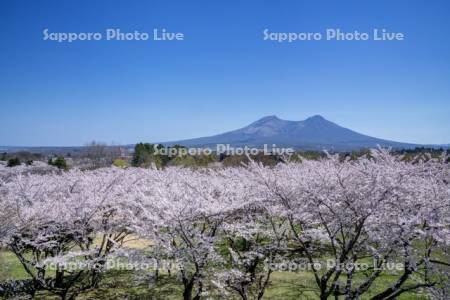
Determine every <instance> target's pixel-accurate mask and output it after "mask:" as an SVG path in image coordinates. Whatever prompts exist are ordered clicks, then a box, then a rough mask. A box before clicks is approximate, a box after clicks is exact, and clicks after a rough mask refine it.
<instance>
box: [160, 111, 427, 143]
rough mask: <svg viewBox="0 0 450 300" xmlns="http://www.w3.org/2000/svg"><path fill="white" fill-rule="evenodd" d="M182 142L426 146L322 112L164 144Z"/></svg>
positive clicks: (266, 120) (267, 119)
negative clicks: (374, 133)
mask: <svg viewBox="0 0 450 300" xmlns="http://www.w3.org/2000/svg"><path fill="white" fill-rule="evenodd" d="M163 144H164V145H174V144H181V145H184V146H187V147H215V145H217V144H230V145H231V146H233V147H243V146H248V147H256V148H262V147H263V146H264V144H267V145H268V146H269V147H271V146H272V144H276V146H277V147H292V148H295V149H304V150H323V149H329V150H336V151H347V150H356V149H361V148H373V147H377V145H380V146H383V147H392V148H414V147H419V146H424V145H418V144H409V143H401V142H395V141H389V140H383V139H379V138H375V137H371V136H367V135H364V134H360V133H358V132H355V131H353V130H350V129H347V128H344V127H342V126H339V125H337V124H335V123H333V122H330V121H328V120H326V119H325V118H323V117H322V116H320V115H315V116H312V117H310V118H307V119H306V120H303V121H287V120H282V119H279V118H278V117H276V116H267V117H264V118H262V119H260V120H258V121H256V122H253V123H251V124H250V125H248V126H245V127H243V128H241V129H237V130H233V131H229V132H225V133H222V134H218V135H214V136H209V137H201V138H195V139H188V140H182V141H175V142H167V143H163Z"/></svg>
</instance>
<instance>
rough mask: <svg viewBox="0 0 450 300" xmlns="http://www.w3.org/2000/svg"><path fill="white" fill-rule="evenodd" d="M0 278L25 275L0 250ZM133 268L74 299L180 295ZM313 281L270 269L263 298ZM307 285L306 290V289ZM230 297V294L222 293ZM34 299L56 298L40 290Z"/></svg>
mask: <svg viewBox="0 0 450 300" xmlns="http://www.w3.org/2000/svg"><path fill="white" fill-rule="evenodd" d="M0 266H1V268H0V280H1V281H5V280H8V279H25V278H28V277H27V274H26V273H25V272H24V271H23V269H22V267H21V266H20V263H19V261H18V260H17V259H16V257H15V256H14V255H13V254H12V253H11V252H7V251H2V252H0ZM139 275H142V274H138V273H137V271H136V273H133V271H108V272H107V273H106V274H105V278H104V280H103V281H102V282H101V284H100V287H99V288H98V289H96V290H93V291H90V292H87V293H85V294H82V295H80V296H79V298H77V299H82V300H87V299H168V300H171V299H182V286H181V284H180V282H178V281H176V279H175V277H174V276H172V277H169V276H167V274H162V275H161V278H160V280H159V281H158V283H157V284H155V285H152V286H150V285H148V284H147V283H145V281H138V280H137V278H138V277H139ZM390 282H392V278H389V276H384V277H381V278H380V279H379V280H378V281H376V283H375V284H374V287H373V288H372V293H369V294H366V295H364V297H362V298H361V299H369V298H370V296H371V295H373V294H374V293H375V292H376V291H380V290H381V289H383V288H385V287H386V286H388V285H389V284H390ZM314 287H315V282H314V279H313V276H312V273H309V272H306V271H299V272H290V271H284V272H274V273H273V274H272V277H271V282H270V286H269V287H268V289H267V290H266V293H265V297H264V299H286V300H291V299H292V300H293V299H317V298H318V297H317V295H316V294H315V292H314ZM308 288H309V290H308ZM224 298H226V299H230V297H224ZM37 299H58V298H56V297H53V296H49V295H46V294H45V293H41V294H40V295H39V296H38V297H37ZM398 299H399V300H407V299H426V297H425V296H420V295H417V294H416V293H409V294H404V295H402V296H401V297H398Z"/></svg>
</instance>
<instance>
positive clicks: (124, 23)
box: [0, 0, 450, 146]
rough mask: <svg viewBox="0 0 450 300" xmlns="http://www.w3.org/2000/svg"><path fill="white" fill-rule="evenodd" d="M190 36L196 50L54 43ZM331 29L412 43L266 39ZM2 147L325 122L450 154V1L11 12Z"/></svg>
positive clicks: (4, 43)
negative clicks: (270, 120) (52, 36)
mask: <svg viewBox="0 0 450 300" xmlns="http://www.w3.org/2000/svg"><path fill="white" fill-rule="evenodd" d="M45 28H48V29H49V31H50V32H101V33H104V31H105V29H106V28H119V29H120V30H121V31H123V32H127V31H134V30H138V31H141V32H150V33H152V31H153V29H154V28H159V29H162V28H165V29H166V30H167V31H171V32H182V33H184V35H185V39H184V41H176V42H174V41H171V42H167V41H164V42H161V41H152V40H148V41H105V40H102V41H84V42H83V41H76V42H72V43H67V42H66V43H58V42H55V41H48V40H47V41H44V40H43V30H44V29H45ZM266 28H267V29H269V30H270V31H271V32H324V31H325V30H326V29H327V28H340V29H341V30H343V31H354V30H357V31H360V32H369V33H371V32H372V29H373V28H380V29H381V28H385V29H386V30H388V31H394V32H402V33H404V34H405V36H406V39H405V40H404V41H390V42H386V41H385V42H380V41H302V42H294V43H277V42H275V41H264V40H263V36H264V35H263V30H264V29H266ZM0 34H1V39H0V43H1V45H0V46H1V47H0V107H1V116H0V145H16V146H38V145H43V146H69V145H74V146H75V145H83V144H86V143H87V142H89V141H91V140H94V139H95V140H99V141H104V142H108V143H110V142H114V143H116V144H129V143H136V142H139V141H148V142H155V141H168V140H178V139H184V138H193V137H200V136H206V135H212V134H217V133H221V132H224V131H228V130H232V129H237V128H239V127H242V126H245V125H247V124H248V123H251V122H253V121H255V120H257V119H259V118H261V117H263V116H266V115H277V116H278V117H279V118H282V119H288V120H302V119H305V118H307V117H308V116H311V115H315V114H320V115H322V116H324V117H325V118H327V119H328V120H331V121H334V122H336V123H338V124H340V125H342V126H345V127H348V128H351V129H353V130H355V131H358V132H361V133H364V134H368V135H372V136H376V137H379V138H384V139H391V140H396V141H402V142H415V143H450V41H449V39H450V1H446V0H440V1H423V0H417V1H412V0H404V1H392V0H385V1H360V0H358V1H311V0H308V1H299V0H297V1H275V0H272V1H264V0H244V1H237V0H235V1H232V0H226V1H225V0H214V1H211V0H202V1H200V0H195V1H194V0H190V1H186V0H183V1H181V0H180V1H170V0H164V1H162V0H161V1H156V0H151V1H122V0H121V1H103V2H102V1H93V0H82V1H80V0H78V1H58V0H53V1H31V0H30V1H22V0H2V1H1V2H0Z"/></svg>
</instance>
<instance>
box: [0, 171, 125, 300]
mask: <svg viewBox="0 0 450 300" xmlns="http://www.w3.org/2000/svg"><path fill="white" fill-rule="evenodd" d="M127 180H129V177H127V176H124V174H123V171H120V170H117V169H104V170H102V171H95V172H86V173H83V172H80V171H71V172H67V173H62V174H50V175H26V176H24V175H18V176H17V177H16V178H15V179H14V180H12V181H10V182H8V183H6V184H3V186H2V187H1V192H0V194H1V195H2V199H3V200H2V201H3V202H4V203H3V204H4V205H5V206H6V207H10V208H11V210H10V212H9V213H10V223H11V224H10V225H9V231H8V232H7V234H6V235H5V236H3V238H2V242H3V244H4V245H6V246H7V248H8V249H9V250H11V251H12V252H13V253H14V254H15V255H16V257H17V258H18V260H19V261H20V263H21V264H22V266H23V268H24V270H25V271H26V273H27V274H28V275H29V277H30V278H31V281H29V284H28V287H27V291H28V292H30V291H31V292H30V293H31V294H32V295H33V294H34V293H36V291H38V290H47V291H49V292H51V293H54V294H56V295H59V296H60V297H61V299H74V298H75V297H76V296H77V295H78V294H79V293H80V292H82V291H85V290H88V289H91V288H94V287H96V286H97V284H98V282H99V281H100V279H101V274H102V271H103V269H104V265H105V262H106V259H107V258H108V256H109V255H110V254H111V253H112V252H113V251H114V249H115V248H116V247H117V246H118V245H120V243H122V242H123V241H124V239H125V238H126V237H127V236H128V234H129V230H128V229H127V224H128V221H127V219H128V218H126V217H125V215H123V214H122V212H121V210H120V205H119V201H118V199H121V201H122V200H123V199H125V198H126V195H127V193H128V191H127V187H128V186H129V185H128V183H127ZM96 239H99V242H97V241H96ZM71 262H77V263H79V264H80V267H76V268H71V267H68V266H67V264H68V263H71ZM81 262H82V264H81ZM51 267H54V269H55V270H54V272H50V270H51ZM53 274H54V275H53ZM13 290H14V289H13Z"/></svg>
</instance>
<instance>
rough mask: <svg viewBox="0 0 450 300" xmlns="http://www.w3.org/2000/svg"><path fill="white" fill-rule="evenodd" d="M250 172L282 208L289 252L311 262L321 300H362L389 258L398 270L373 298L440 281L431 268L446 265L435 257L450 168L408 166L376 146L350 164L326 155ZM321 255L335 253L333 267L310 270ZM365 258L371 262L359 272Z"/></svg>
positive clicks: (442, 236)
mask: <svg viewBox="0 0 450 300" xmlns="http://www.w3.org/2000/svg"><path fill="white" fill-rule="evenodd" d="M443 160H444V159H443ZM252 170H253V171H254V173H255V174H256V175H257V176H256V178H257V180H259V182H260V183H261V186H262V187H264V189H263V192H264V193H266V197H267V201H268V202H269V203H270V205H272V206H274V207H276V206H281V207H283V208H284V212H282V213H281V214H280V217H281V218H283V219H284V220H286V222H288V223H289V225H290V228H291V232H290V235H289V238H290V240H291V242H292V243H293V244H294V245H295V247H296V249H293V250H299V251H300V252H301V253H302V255H304V256H305V257H306V258H307V259H308V261H309V262H310V265H311V267H312V273H313V275H314V278H315V282H316V284H317V291H318V295H319V297H320V298H321V299H327V298H328V297H330V296H334V297H338V296H344V297H345V298H346V299H357V298H359V297H360V296H361V295H362V294H364V293H366V292H367V291H368V290H369V289H370V288H371V287H372V286H373V284H374V282H375V281H376V280H377V279H379V278H380V277H381V276H382V275H384V274H386V273H387V272H388V271H386V270H385V268H384V267H385V266H386V263H387V262H389V261H394V262H397V263H400V264H401V269H402V270H401V271H399V272H398V275H397V277H396V278H395V279H394V280H393V281H392V283H391V284H390V285H389V286H388V287H387V288H385V289H384V290H382V291H379V292H378V293H377V294H376V295H375V296H373V297H372V299H393V298H395V297H397V296H398V295H400V294H402V293H404V292H407V291H412V290H417V289H420V288H430V287H433V286H435V285H437V284H439V278H438V277H439V276H438V274H437V273H434V274H433V270H434V267H435V265H436V264H446V262H440V261H439V260H438V257H439V256H440V254H441V253H442V252H441V251H442V247H445V246H446V245H447V246H448V243H449V241H450V237H449V224H450V223H449V207H450V197H449V187H448V170H449V169H448V165H447V164H445V163H443V161H442V160H441V161H436V160H431V159H430V160H428V161H427V162H425V161H419V162H417V163H415V164H411V163H406V162H403V161H402V160H401V157H395V156H392V155H390V154H389V153H388V151H385V150H374V151H372V153H371V157H370V158H360V159H358V160H355V161H351V160H347V161H343V162H342V161H341V159H340V158H339V157H338V156H329V157H328V158H327V159H325V160H320V161H308V160H303V161H302V162H301V163H298V164H293V163H287V164H279V165H278V166H276V167H275V168H263V167H261V166H259V165H256V164H253V165H252ZM323 257H332V258H333V264H332V266H331V267H330V268H328V269H326V270H323V268H321V269H319V268H317V267H314V266H317V263H318V262H321V260H322V259H323ZM368 259H369V260H371V261H373V265H372V266H370V267H369V268H368V269H366V270H363V271H360V270H358V268H357V267H356V266H357V265H358V263H361V262H363V261H364V260H368Z"/></svg>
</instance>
